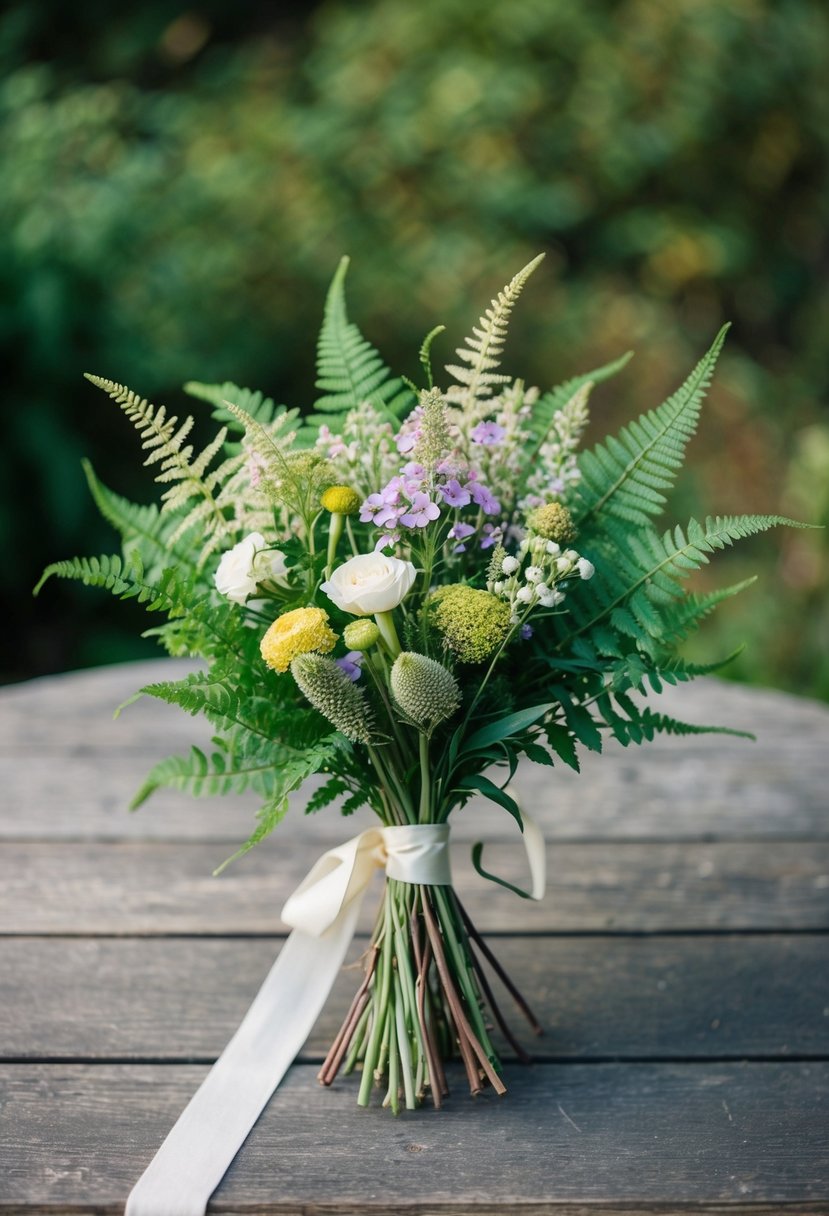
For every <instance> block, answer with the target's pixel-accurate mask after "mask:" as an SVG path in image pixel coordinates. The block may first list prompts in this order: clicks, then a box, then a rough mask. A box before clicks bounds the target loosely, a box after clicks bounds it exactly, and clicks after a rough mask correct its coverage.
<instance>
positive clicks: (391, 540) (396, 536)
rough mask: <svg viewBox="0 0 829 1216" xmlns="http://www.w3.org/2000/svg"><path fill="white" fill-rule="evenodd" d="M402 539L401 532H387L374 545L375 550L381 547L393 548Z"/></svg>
mask: <svg viewBox="0 0 829 1216" xmlns="http://www.w3.org/2000/svg"><path fill="white" fill-rule="evenodd" d="M399 540H400V533H399V532H387V533H386V535H385V536H381V537H380V538H379V540H378V541H377V543H376V544H375V546H374V552H375V553H376V552H377V551H378V550H379V549H393V548H394V546H395V545H396V544H397V542H398V541H399Z"/></svg>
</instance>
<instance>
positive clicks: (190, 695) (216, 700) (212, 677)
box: [141, 665, 330, 753]
mask: <svg viewBox="0 0 829 1216" xmlns="http://www.w3.org/2000/svg"><path fill="white" fill-rule="evenodd" d="M225 666H227V665H225ZM280 689H283V690H285V691H286V692H287V693H288V697H289V700H288V702H287V703H286V701H285V699H284V698H282V699H280V697H279V696H277V695H275V694H276V691H277V690H280ZM141 693H142V694H145V695H146V696H150V697H156V698H157V699H158V700H160V701H164V702H166V703H167V704H168V705H178V706H179V707H180V708H181V709H183V710H184V711H185V712H186V713H188V714H191V715H192V716H193V717H195V715H196V714H204V716H205V717H206V718H207V720H208V721H209V722H211V723H212V724H213V725H214V726H216V727H218V728H219V729H220V730H224V731H232V730H234V729H237V728H238V729H240V730H242V731H245V732H247V733H248V734H251V735H254V736H256V738H257V739H259V740H265V741H266V743H267V745H268V746H269V747H274V746H279V747H280V748H282V749H283V750H285V751H288V752H294V753H299V752H301V751H302V750H303V749H304V748H307V747H311V746H313V745H314V744H316V743H317V742H318V741H319V739H320V737H321V736H322V735H323V734H330V727H329V726H328V725H327V724H326V723H325V722H324V721H323V719H321V718H320V715H319V714H318V713H316V712H315V711H314V710H312V709H309V708H306V707H305V706H297V705H296V703H295V702H296V700H297V695H296V689H295V688H294V686H293V685H292V684H291V682H290V681H287V680H286V681H282V682H281V683H279V684H277V685H276V689H275V688H274V686H273V683H272V682H269V683H268V684H265V683H264V682H263V683H262V685H261V686H260V688H259V690H258V691H257V690H256V689H255V688H254V689H251V688H250V687H249V686H248V685H247V684H245V685H240V683H239V672H238V669H237V668H236V665H233V666H231V667H230V668H229V669H228V670H227V671H225V670H222V669H217V668H213V669H211V670H210V671H209V672H194V673H192V674H190V675H188V676H185V677H184V678H183V679H181V680H165V681H159V682H158V683H155V684H147V685H145V687H144V688H142V689H141ZM257 746H261V744H257Z"/></svg>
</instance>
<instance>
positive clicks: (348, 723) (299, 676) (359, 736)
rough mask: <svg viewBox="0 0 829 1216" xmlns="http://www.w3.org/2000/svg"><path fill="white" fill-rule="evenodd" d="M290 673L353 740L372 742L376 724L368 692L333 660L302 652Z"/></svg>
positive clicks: (320, 709) (314, 703)
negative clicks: (358, 685)
mask: <svg viewBox="0 0 829 1216" xmlns="http://www.w3.org/2000/svg"><path fill="white" fill-rule="evenodd" d="M291 674H292V675H293V677H294V679H295V680H296V682H297V684H298V685H299V687H300V689H301V690H302V692H303V693H304V694H305V696H306V697H307V698H308V700H309V701H310V702H311V704H312V705H313V706H314V708H315V709H318V710H319V711H320V713H321V714H322V715H323V717H325V718H327V719H328V721H329V722H330V723H331V724H332V726H336V728H337V730H338V731H341V732H342V734H344V735H345V737H346V739H351V740H352V741H353V742H354V743H371V741H372V737H373V724H372V720H371V710H370V709H369V706H368V704H367V702H366V698H365V693H364V692H363V690H362V688H358V687H357V685H356V684H354V683H353V682H352V681H351V679H350V678H349V677H348V676H347V675H346V673H345V672H344V671H342V669H341V668H339V667H338V666H337V664H336V663H335V662H334V660H333V659H328V658H326V657H325V656H324V655H321V654H303V655H300V656H299V657H298V658H296V659H294V661H293V662H292V663H291Z"/></svg>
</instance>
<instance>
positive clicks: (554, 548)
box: [547, 540, 561, 557]
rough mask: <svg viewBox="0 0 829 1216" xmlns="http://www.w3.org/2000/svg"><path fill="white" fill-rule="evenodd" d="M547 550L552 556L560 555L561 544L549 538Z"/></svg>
mask: <svg viewBox="0 0 829 1216" xmlns="http://www.w3.org/2000/svg"><path fill="white" fill-rule="evenodd" d="M547 552H548V553H549V555H550V557H558V555H559V553H561V545H558V544H556V542H555V541H554V540H548V541H547Z"/></svg>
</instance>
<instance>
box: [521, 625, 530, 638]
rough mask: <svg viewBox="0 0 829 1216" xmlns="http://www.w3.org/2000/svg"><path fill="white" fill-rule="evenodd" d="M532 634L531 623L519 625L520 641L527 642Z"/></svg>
mask: <svg viewBox="0 0 829 1216" xmlns="http://www.w3.org/2000/svg"><path fill="white" fill-rule="evenodd" d="M532 635H533V627H532V625H522V626H521V641H522V642H528V641H529V640H530V638H531V637H532Z"/></svg>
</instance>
